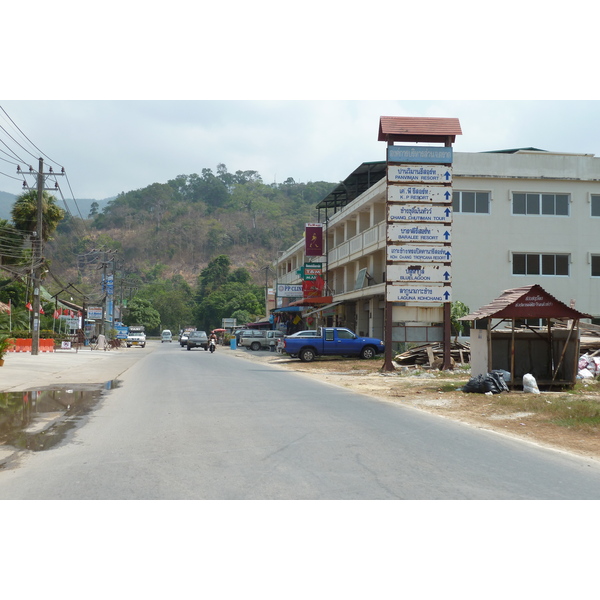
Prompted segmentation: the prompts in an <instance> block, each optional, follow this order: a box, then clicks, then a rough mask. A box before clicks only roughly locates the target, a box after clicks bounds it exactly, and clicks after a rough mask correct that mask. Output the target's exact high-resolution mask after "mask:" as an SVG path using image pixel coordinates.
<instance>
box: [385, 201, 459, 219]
mask: <svg viewBox="0 0 600 600" xmlns="http://www.w3.org/2000/svg"><path fill="white" fill-rule="evenodd" d="M388 221H394V222H407V223H408V222H410V223H415V222H419V221H420V222H423V223H452V208H451V207H450V206H435V205H427V204H390V205H389V212H388Z"/></svg>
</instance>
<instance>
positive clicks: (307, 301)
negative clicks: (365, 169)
mask: <svg viewBox="0 0 600 600" xmlns="http://www.w3.org/2000/svg"><path fill="white" fill-rule="evenodd" d="M332 300H333V296H315V297H314V298H302V300H296V301H295V302H290V304H289V305H290V306H312V305H313V304H330V303H331V301H332Z"/></svg>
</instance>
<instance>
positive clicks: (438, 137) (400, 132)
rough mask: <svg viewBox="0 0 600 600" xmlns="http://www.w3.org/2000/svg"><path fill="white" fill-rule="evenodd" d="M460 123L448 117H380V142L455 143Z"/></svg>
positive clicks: (459, 132) (459, 133) (460, 131)
mask: <svg viewBox="0 0 600 600" xmlns="http://www.w3.org/2000/svg"><path fill="white" fill-rule="evenodd" d="M461 134H462V130H461V128H460V122H459V120H458V119H456V118H446V117H380V118H379V138H378V139H379V141H380V142H388V141H390V142H393V141H414V142H419V141H421V142H442V143H443V142H446V141H449V142H454V140H455V137H456V136H457V135H461Z"/></svg>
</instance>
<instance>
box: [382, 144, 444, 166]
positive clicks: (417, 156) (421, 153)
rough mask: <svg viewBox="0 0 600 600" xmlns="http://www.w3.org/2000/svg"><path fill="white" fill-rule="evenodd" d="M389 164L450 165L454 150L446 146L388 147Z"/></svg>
mask: <svg viewBox="0 0 600 600" xmlns="http://www.w3.org/2000/svg"><path fill="white" fill-rule="evenodd" d="M387 159H388V162H398V163H429V164H432V163H434V164H450V163H451V162H452V148H450V147H445V146H388V149H387Z"/></svg>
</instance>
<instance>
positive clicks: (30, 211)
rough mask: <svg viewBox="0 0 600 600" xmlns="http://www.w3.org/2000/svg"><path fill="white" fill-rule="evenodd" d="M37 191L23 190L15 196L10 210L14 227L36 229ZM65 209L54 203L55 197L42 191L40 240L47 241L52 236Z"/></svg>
mask: <svg viewBox="0 0 600 600" xmlns="http://www.w3.org/2000/svg"><path fill="white" fill-rule="evenodd" d="M37 197H38V195H37V192H35V191H30V192H25V193H24V194H21V195H20V196H18V197H17V199H16V200H15V203H14V205H13V207H12V210H11V217H12V220H13V223H14V224H15V227H16V228H17V229H20V230H22V231H27V232H29V233H32V232H34V231H35V230H36V229H37ZM64 216H65V211H64V210H63V209H62V208H60V207H59V206H57V205H56V198H55V197H54V196H51V195H50V194H48V192H43V193H42V240H43V241H45V242H47V241H48V240H49V239H51V238H52V234H53V233H54V232H55V231H56V228H57V227H58V224H59V223H60V221H61V220H62V219H63V218H64Z"/></svg>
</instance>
